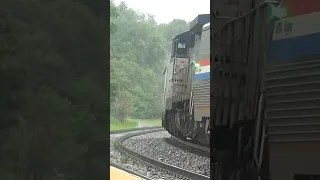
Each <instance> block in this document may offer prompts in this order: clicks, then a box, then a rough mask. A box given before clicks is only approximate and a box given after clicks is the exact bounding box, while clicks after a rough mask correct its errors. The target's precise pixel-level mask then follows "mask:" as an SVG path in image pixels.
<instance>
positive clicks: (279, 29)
mask: <svg viewBox="0 0 320 180" xmlns="http://www.w3.org/2000/svg"><path fill="white" fill-rule="evenodd" d="M275 31H276V33H281V32H282V22H278V23H277V25H276V29H275Z"/></svg>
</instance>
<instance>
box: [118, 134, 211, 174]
mask: <svg viewBox="0 0 320 180" xmlns="http://www.w3.org/2000/svg"><path fill="white" fill-rule="evenodd" d="M158 131H164V129H162V128H158V129H152V130H150V131H143V132H136V133H130V134H126V135H124V136H121V137H120V138H119V139H117V140H116V141H115V147H116V148H117V149H118V150H119V151H121V152H123V153H125V154H127V155H128V156H130V157H132V158H135V159H137V160H139V161H140V162H141V163H144V164H148V165H149V166H152V167H153V168H155V169H158V170H159V171H162V172H165V173H169V174H172V175H174V176H175V177H177V178H179V179H186V180H209V179H210V177H209V176H204V175H201V174H197V173H194V172H191V171H188V170H185V169H181V168H179V167H176V166H172V165H169V164H166V163H163V162H160V161H157V160H155V159H152V158H149V157H146V156H144V155H142V154H139V153H137V152H135V151H132V150H130V149H128V148H126V147H125V146H124V145H123V144H122V142H123V141H124V140H126V139H128V138H130V137H133V136H139V135H142V134H146V133H152V132H158Z"/></svg>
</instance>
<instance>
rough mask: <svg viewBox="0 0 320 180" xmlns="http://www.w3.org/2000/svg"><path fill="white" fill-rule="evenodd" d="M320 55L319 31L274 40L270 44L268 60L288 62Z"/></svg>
mask: <svg viewBox="0 0 320 180" xmlns="http://www.w3.org/2000/svg"><path fill="white" fill-rule="evenodd" d="M319 55H320V33H316V34H310V35H304V36H299V37H293V38H288V39H280V40H275V41H273V42H272V43H271V46H270V56H269V61H268V62H277V63H288V62H295V61H303V60H308V59H307V58H312V57H317V56H319Z"/></svg>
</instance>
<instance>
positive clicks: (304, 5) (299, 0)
mask: <svg viewBox="0 0 320 180" xmlns="http://www.w3.org/2000/svg"><path fill="white" fill-rule="evenodd" d="M282 2H283V3H284V5H285V7H286V8H287V10H288V13H289V14H288V16H299V15H303V14H309V13H312V12H317V11H320V1H319V0H282Z"/></svg>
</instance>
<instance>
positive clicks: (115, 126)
mask: <svg viewBox="0 0 320 180" xmlns="http://www.w3.org/2000/svg"><path fill="white" fill-rule="evenodd" d="M136 127H138V121H136V120H126V121H125V122H120V121H119V120H117V119H114V118H111V119H110V131H117V130H123V129H133V128H136Z"/></svg>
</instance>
